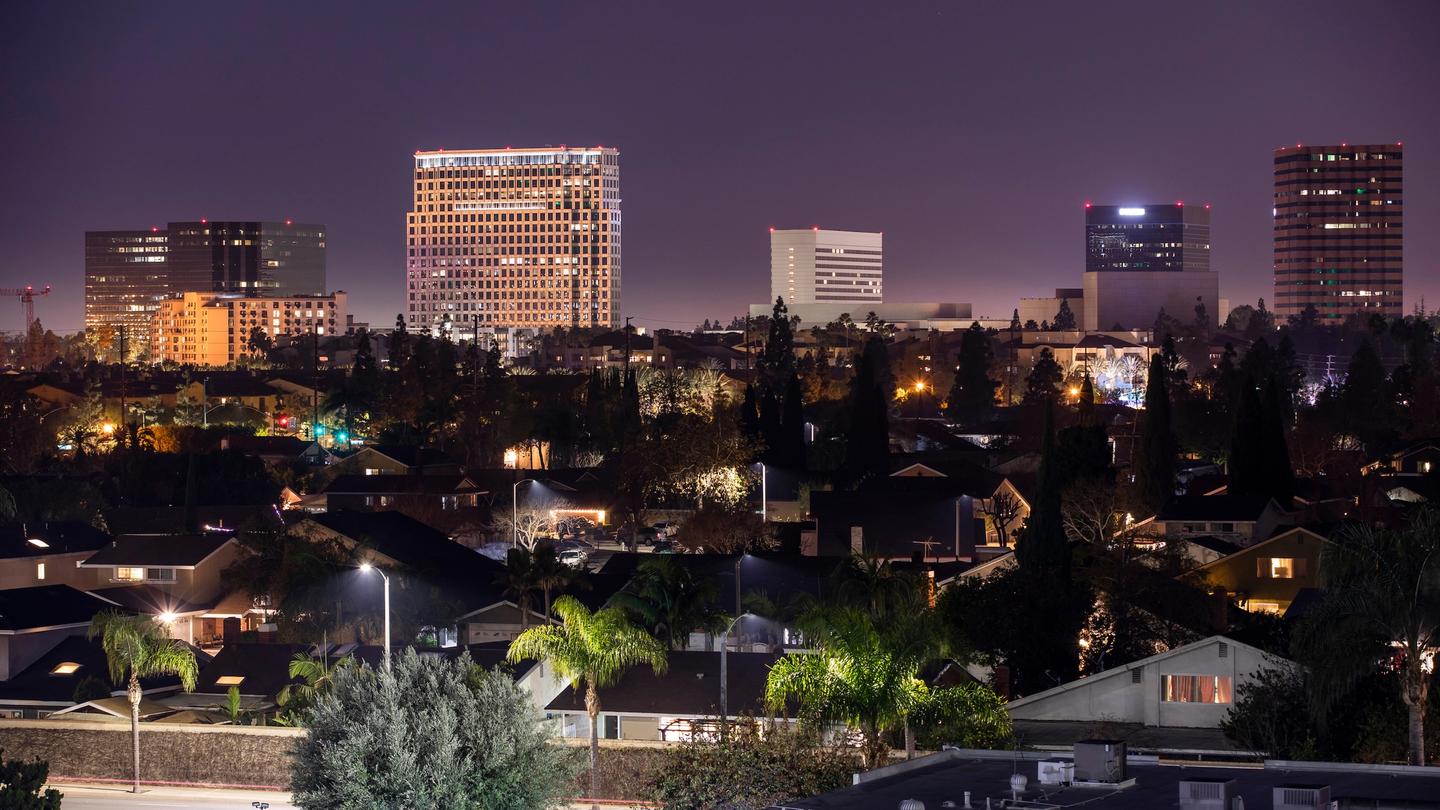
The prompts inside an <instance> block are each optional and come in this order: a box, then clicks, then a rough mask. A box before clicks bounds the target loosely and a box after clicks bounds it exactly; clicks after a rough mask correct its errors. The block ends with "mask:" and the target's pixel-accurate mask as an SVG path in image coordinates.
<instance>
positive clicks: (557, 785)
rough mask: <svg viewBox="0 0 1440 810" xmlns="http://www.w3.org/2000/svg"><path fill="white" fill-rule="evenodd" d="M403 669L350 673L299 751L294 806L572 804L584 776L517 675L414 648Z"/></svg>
mask: <svg viewBox="0 0 1440 810" xmlns="http://www.w3.org/2000/svg"><path fill="white" fill-rule="evenodd" d="M392 665H393V669H392V670H391V671H389V672H387V671H385V670H384V669H383V668H382V669H379V670H375V669H371V668H370V667H367V666H348V667H341V668H338V669H336V670H335V673H334V683H333V686H332V688H331V691H330V692H329V693H328V694H325V695H322V696H321V697H320V698H319V699H318V700H317V701H316V704H315V708H314V712H313V713H312V714H311V716H310V733H309V734H308V735H307V736H306V737H305V739H304V740H302V741H301V742H300V744H299V745H298V746H297V747H296V752H295V765H294V770H293V772H292V775H291V787H292V789H293V791H294V801H295V804H296V805H297V806H299V807H302V808H306V810H321V809H322V808H323V809H325V810H329V809H330V808H345V809H346V810H351V809H352V808H388V807H473V808H483V810H536V809H537V808H546V807H555V806H558V805H560V804H561V797H562V796H563V795H564V794H565V793H566V792H567V789H568V787H569V783H570V780H571V779H572V778H573V777H574V775H575V773H576V772H577V771H578V768H579V762H578V760H577V758H576V756H575V755H574V752H571V751H568V750H565V749H563V748H560V747H558V746H555V745H553V744H551V743H550V741H549V739H548V737H547V735H546V732H545V730H544V728H543V725H542V721H541V719H540V717H539V716H538V715H537V714H536V712H535V711H534V708H533V707H532V706H531V705H530V701H529V699H528V698H527V697H526V695H525V693H524V692H523V691H522V690H521V689H520V687H518V686H516V685H515V683H514V681H512V680H511V679H510V677H509V676H507V675H504V674H501V673H498V672H489V671H485V670H480V669H478V668H477V667H475V666H474V665H473V664H471V663H470V660H469V657H468V656H461V657H460V658H459V659H455V660H445V659H442V658H439V657H435V656H425V657H421V656H418V655H416V654H415V652H414V651H413V650H407V651H406V652H405V653H404V654H403V655H399V656H397V657H395V659H394V660H393V662H392Z"/></svg>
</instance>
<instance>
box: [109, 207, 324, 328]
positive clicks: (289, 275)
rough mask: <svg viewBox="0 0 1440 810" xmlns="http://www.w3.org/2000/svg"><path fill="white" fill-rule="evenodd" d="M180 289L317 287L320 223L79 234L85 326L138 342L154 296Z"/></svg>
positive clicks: (259, 291)
mask: <svg viewBox="0 0 1440 810" xmlns="http://www.w3.org/2000/svg"><path fill="white" fill-rule="evenodd" d="M185 292H220V293H239V294H241V295H249V296H289V295H323V294H324V293H325V292H326V290H325V226H323V225H306V224H301V223H297V222H292V221H285V222H210V221H208V220H203V219H202V220H200V221H198V222H172V223H170V224H169V226H168V227H166V228H164V229H161V228H152V229H150V230H148V231H91V232H88V233H86V234H85V328H86V329H98V328H102V327H109V328H116V327H120V326H125V327H126V332H127V334H128V335H129V336H130V337H131V343H130V345H132V346H134V347H135V348H136V350H140V349H142V348H143V346H144V343H145V341H146V340H147V339H148V336H149V333H150V319H151V318H152V317H153V316H154V314H155V310H156V308H157V306H158V303H159V301H160V300H161V299H163V298H166V297H168V296H172V295H176V294H179V293H185Z"/></svg>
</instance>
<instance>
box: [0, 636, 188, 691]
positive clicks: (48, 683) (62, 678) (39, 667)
mask: <svg viewBox="0 0 1440 810" xmlns="http://www.w3.org/2000/svg"><path fill="white" fill-rule="evenodd" d="M196 656H197V658H198V659H199V661H200V662H201V663H203V662H204V660H205V659H206V656H205V654H204V653H198V652H197V653H196ZM62 663H71V664H79V665H80V668H79V669H77V670H75V671H74V672H72V673H70V674H68V675H62V674H59V673H55V672H53V670H54V669H55V667H57V666H59V665H60V664H62ZM87 677H95V678H99V679H100V680H102V681H104V682H105V686H106V687H108V688H109V689H110V690H111V691H110V693H111V694H112V695H123V694H125V689H124V687H123V686H122V687H116V686H115V685H114V684H112V683H111V681H110V674H109V671H108V670H107V666H106V661H105V651H104V650H102V649H101V648H100V640H99V639H88V638H86V637H85V636H68V637H66V638H64V639H62V640H61V641H60V643H59V644H57V645H55V646H54V647H53V648H51V650H50V651H49V652H47V653H45V654H44V655H42V656H40V657H39V658H38V659H36V661H35V663H33V664H31V665H30V666H28V667H26V668H25V669H23V670H21V671H20V672H18V673H16V674H15V675H14V676H13V677H11V678H10V679H9V680H8V681H0V703H3V702H5V701H20V700H33V701H43V702H46V703H63V704H66V705H69V704H72V703H74V702H75V701H73V700H71V696H72V695H74V694H75V687H76V685H77V684H79V683H80V682H81V681H83V680H85V679H86V678H87ZM179 685H180V679H179V678H176V677H173V676H167V677H163V678H142V679H141V680H140V688H141V689H143V690H144V691H146V692H150V691H153V690H156V689H174V688H176V687H178V686H179Z"/></svg>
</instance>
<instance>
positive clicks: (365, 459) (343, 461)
mask: <svg viewBox="0 0 1440 810" xmlns="http://www.w3.org/2000/svg"><path fill="white" fill-rule="evenodd" d="M461 472H462V470H461V469H460V464H459V462H457V461H455V460H454V459H451V458H449V457H447V456H446V455H444V454H442V453H440V452H438V451H436V450H433V449H430V448H424V447H417V446H415V445H408V444H367V445H365V446H364V447H361V448H359V449H357V450H355V451H354V452H352V453H350V454H349V455H347V456H345V457H343V458H338V459H336V460H335V461H334V462H333V463H332V464H331V465H330V467H329V469H327V470H326V471H325V474H326V478H327V479H328V478H334V477H337V476H341V475H459V474H460V473H461Z"/></svg>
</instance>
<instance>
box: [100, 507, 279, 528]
mask: <svg viewBox="0 0 1440 810" xmlns="http://www.w3.org/2000/svg"><path fill="white" fill-rule="evenodd" d="M185 519H186V515H185V507H183V506H117V507H115V508H114V509H111V510H110V511H109V512H107V513H106V515H105V523H106V525H107V526H109V527H110V531H112V532H114V533H115V534H181V533H184V531H185ZM195 522H196V524H198V525H200V526H214V527H224V528H227V529H251V528H272V529H278V528H282V527H283V526H284V521H282V520H281V519H280V516H279V515H277V514H276V513H275V507H274V506H272V505H269V504H254V505H245V506H197V507H195Z"/></svg>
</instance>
